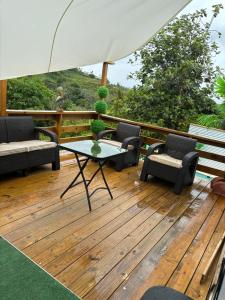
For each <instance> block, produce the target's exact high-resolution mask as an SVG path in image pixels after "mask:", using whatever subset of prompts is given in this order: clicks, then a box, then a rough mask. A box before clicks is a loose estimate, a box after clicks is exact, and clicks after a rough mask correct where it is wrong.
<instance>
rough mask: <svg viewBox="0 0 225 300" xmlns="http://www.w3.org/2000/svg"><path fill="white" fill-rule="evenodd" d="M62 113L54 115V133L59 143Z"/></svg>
mask: <svg viewBox="0 0 225 300" xmlns="http://www.w3.org/2000/svg"><path fill="white" fill-rule="evenodd" d="M61 126H62V114H58V115H56V134H57V136H58V142H59V143H60V136H61V133H62V127H61Z"/></svg>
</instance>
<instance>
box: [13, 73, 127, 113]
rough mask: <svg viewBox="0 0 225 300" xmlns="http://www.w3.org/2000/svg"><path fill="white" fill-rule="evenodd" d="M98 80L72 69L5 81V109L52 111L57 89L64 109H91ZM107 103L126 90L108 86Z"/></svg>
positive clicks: (117, 86)
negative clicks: (6, 102) (6, 84)
mask: <svg viewBox="0 0 225 300" xmlns="http://www.w3.org/2000/svg"><path fill="white" fill-rule="evenodd" d="M99 84H100V79H99V78H98V77H96V76H95V75H94V74H87V73H84V72H82V71H81V70H80V69H72V70H67V71H61V72H54V73H48V74H42V75H35V76H27V77H23V78H18V79H12V80H9V81H8V107H9V108H14V109H54V108H55V107H56V104H55V99H56V98H57V96H58V95H59V93H58V91H57V90H58V89H59V88H60V89H61V90H62V88H63V91H62V93H63V107H64V109H65V110H84V109H86V110H91V109H93V107H94V103H95V101H96V99H97V98H98V97H97V93H96V91H97V88H98V86H99ZM108 88H109V91H110V94H109V97H108V99H107V101H108V102H109V103H110V102H112V101H113V100H115V99H117V98H121V94H122V95H125V94H126V93H127V91H128V89H127V88H125V87H122V86H120V85H111V84H110V83H109V84H108Z"/></svg>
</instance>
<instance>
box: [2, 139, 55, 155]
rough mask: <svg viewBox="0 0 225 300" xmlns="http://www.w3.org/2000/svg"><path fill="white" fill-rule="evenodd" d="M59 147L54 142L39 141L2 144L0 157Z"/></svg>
mask: <svg viewBox="0 0 225 300" xmlns="http://www.w3.org/2000/svg"><path fill="white" fill-rule="evenodd" d="M56 146H57V144H56V143H54V142H45V141H39V140H31V141H21V142H11V143H1V144H0V156H6V155H12V154H16V153H23V152H29V151H35V150H42V149H49V148H55V147H56Z"/></svg>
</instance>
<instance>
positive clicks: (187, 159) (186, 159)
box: [182, 151, 199, 167]
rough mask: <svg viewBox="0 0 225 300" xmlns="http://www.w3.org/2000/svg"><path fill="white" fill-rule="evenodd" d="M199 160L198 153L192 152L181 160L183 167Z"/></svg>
mask: <svg viewBox="0 0 225 300" xmlns="http://www.w3.org/2000/svg"><path fill="white" fill-rule="evenodd" d="M198 158H199V154H198V152H195V151H192V152H189V153H187V154H186V155H185V156H184V157H183V160H182V165H183V167H187V166H189V165H190V164H191V163H192V162H193V161H194V160H197V159H198Z"/></svg>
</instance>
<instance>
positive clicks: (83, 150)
mask: <svg viewBox="0 0 225 300" xmlns="http://www.w3.org/2000/svg"><path fill="white" fill-rule="evenodd" d="M59 146H60V147H61V148H62V149H65V150H67V151H71V152H74V153H78V154H83V155H87V156H90V157H96V158H102V159H104V158H109V157H112V156H116V155H119V154H123V153H126V152H127V150H126V149H124V148H121V147H117V146H113V145H109V144H106V143H104V142H99V141H95V140H85V141H80V142H71V143H65V144H61V145H59Z"/></svg>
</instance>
